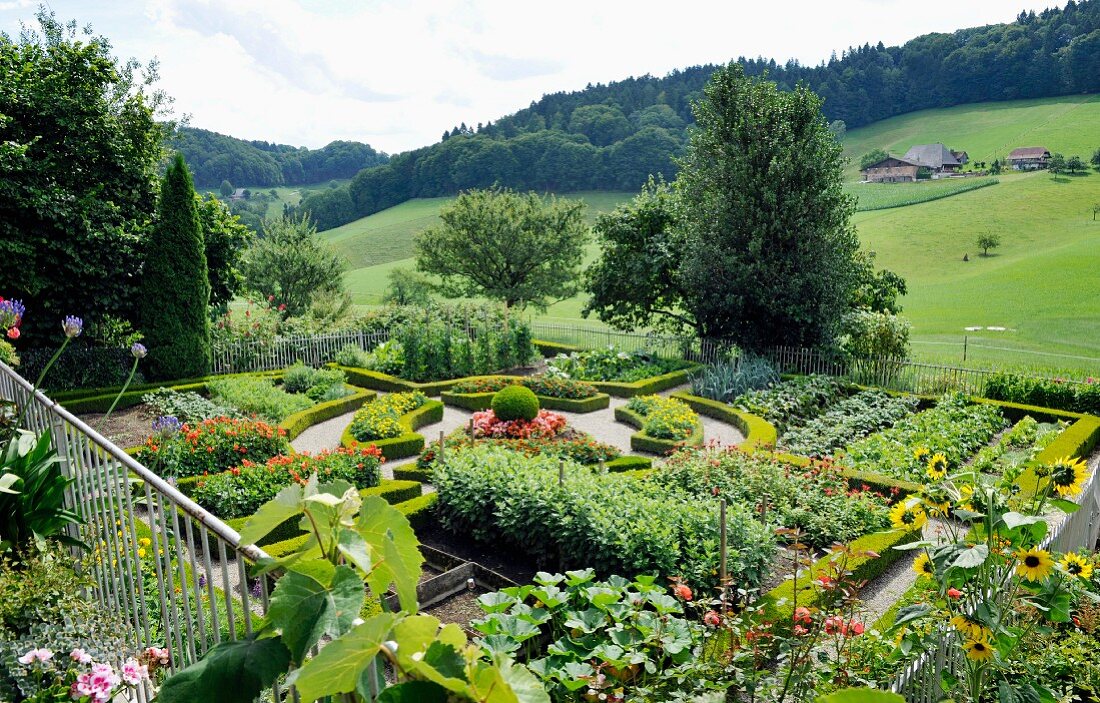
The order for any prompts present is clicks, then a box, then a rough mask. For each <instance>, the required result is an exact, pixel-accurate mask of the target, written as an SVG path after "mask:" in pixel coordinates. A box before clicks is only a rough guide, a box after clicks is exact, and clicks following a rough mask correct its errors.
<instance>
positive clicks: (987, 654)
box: [963, 637, 993, 662]
mask: <svg viewBox="0 0 1100 703" xmlns="http://www.w3.org/2000/svg"><path fill="white" fill-rule="evenodd" d="M963 649H965V650H966V658H967V659H969V660H971V661H976V662H982V661H988V660H990V659H992V658H993V646H992V645H991V644H989V640H988V639H986V638H985V637H975V638H972V639H968V640H967V641H966V643H965V644H963Z"/></svg>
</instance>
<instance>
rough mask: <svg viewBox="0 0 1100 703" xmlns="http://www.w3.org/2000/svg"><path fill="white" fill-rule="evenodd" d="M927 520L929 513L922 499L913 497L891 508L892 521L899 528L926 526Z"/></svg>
mask: <svg viewBox="0 0 1100 703" xmlns="http://www.w3.org/2000/svg"><path fill="white" fill-rule="evenodd" d="M927 520H928V514H927V513H925V512H924V508H923V507H922V506H921V504H920V501H919V500H916V499H913V498H910V499H909V500H904V501H901V502H899V503H898V504H897V505H895V506H894V507H893V508H891V509H890V522H891V524H893V526H894V527H896V528H898V529H903V528H914V529H915V528H920V527H924V523H925V521H927Z"/></svg>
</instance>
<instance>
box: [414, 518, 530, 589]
mask: <svg viewBox="0 0 1100 703" xmlns="http://www.w3.org/2000/svg"><path fill="white" fill-rule="evenodd" d="M416 536H417V539H419V540H420V541H421V542H422V543H423V544H426V545H428V546H429V547H434V548H436V549H438V550H440V551H443V552H447V553H448V554H451V555H453V556H456V557H458V558H459V559H462V560H464V561H472V562H476V563H478V564H481V565H482V566H484V567H485V568H486V569H489V570H490V571H495V572H497V573H498V574H500V575H501V576H504V577H505V578H509V579H511V580H512V581H515V582H516V583H530V582H531V580H532V579H533V578H534V576H535V574H536V573H537V572H538V571H539V567H538V566H537V565H536V564H535V562H534V560H533V559H531V558H530V557H529V556H527V555H526V554H523V553H522V552H516V551H514V550H511V549H502V548H500V547H498V546H486V545H482V544H477V543H476V542H474V541H473V540H472V539H469V538H468V537H462V536H460V535H455V534H452V533H450V532H448V531H446V530H444V529H443V528H442V527H440V526H438V525H431V526H430V527H425V528H423V529H421V530H418V531H417V534H416Z"/></svg>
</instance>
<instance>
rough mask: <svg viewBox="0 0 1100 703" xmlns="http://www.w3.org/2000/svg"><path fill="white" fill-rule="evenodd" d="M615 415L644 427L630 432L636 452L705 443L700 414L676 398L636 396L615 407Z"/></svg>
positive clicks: (660, 450) (633, 424)
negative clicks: (626, 402)
mask: <svg viewBox="0 0 1100 703" xmlns="http://www.w3.org/2000/svg"><path fill="white" fill-rule="evenodd" d="M615 419H616V420H618V421H619V422H625V423H626V424H628V425H632V426H633V427H637V428H638V429H639V430H641V431H640V432H635V433H634V434H633V435H631V436H630V448H631V449H633V450H634V451H636V452H648V453H650V454H667V453H668V452H670V451H672V450H674V449H676V448H677V447H680V446H682V445H685V444H687V445H693V446H694V445H699V444H702V443H703V425H702V423H701V422H699V416H698V415H696V414H695V412H694V411H693V410H692V409H691V407H690V406H689V405H688V404H687V403H685V402H684V401H682V400H677V399H675V398H664V397H661V396H657V395H650V396H637V397H634V398H632V399H631V400H630V403H628V404H627V405H625V406H619V407H617V408H615Z"/></svg>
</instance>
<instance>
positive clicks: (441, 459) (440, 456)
mask: <svg viewBox="0 0 1100 703" xmlns="http://www.w3.org/2000/svg"><path fill="white" fill-rule="evenodd" d="M444 446H445V445H444V443H443V430H440V431H439V463H441V464H442V463H443V447H444Z"/></svg>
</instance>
